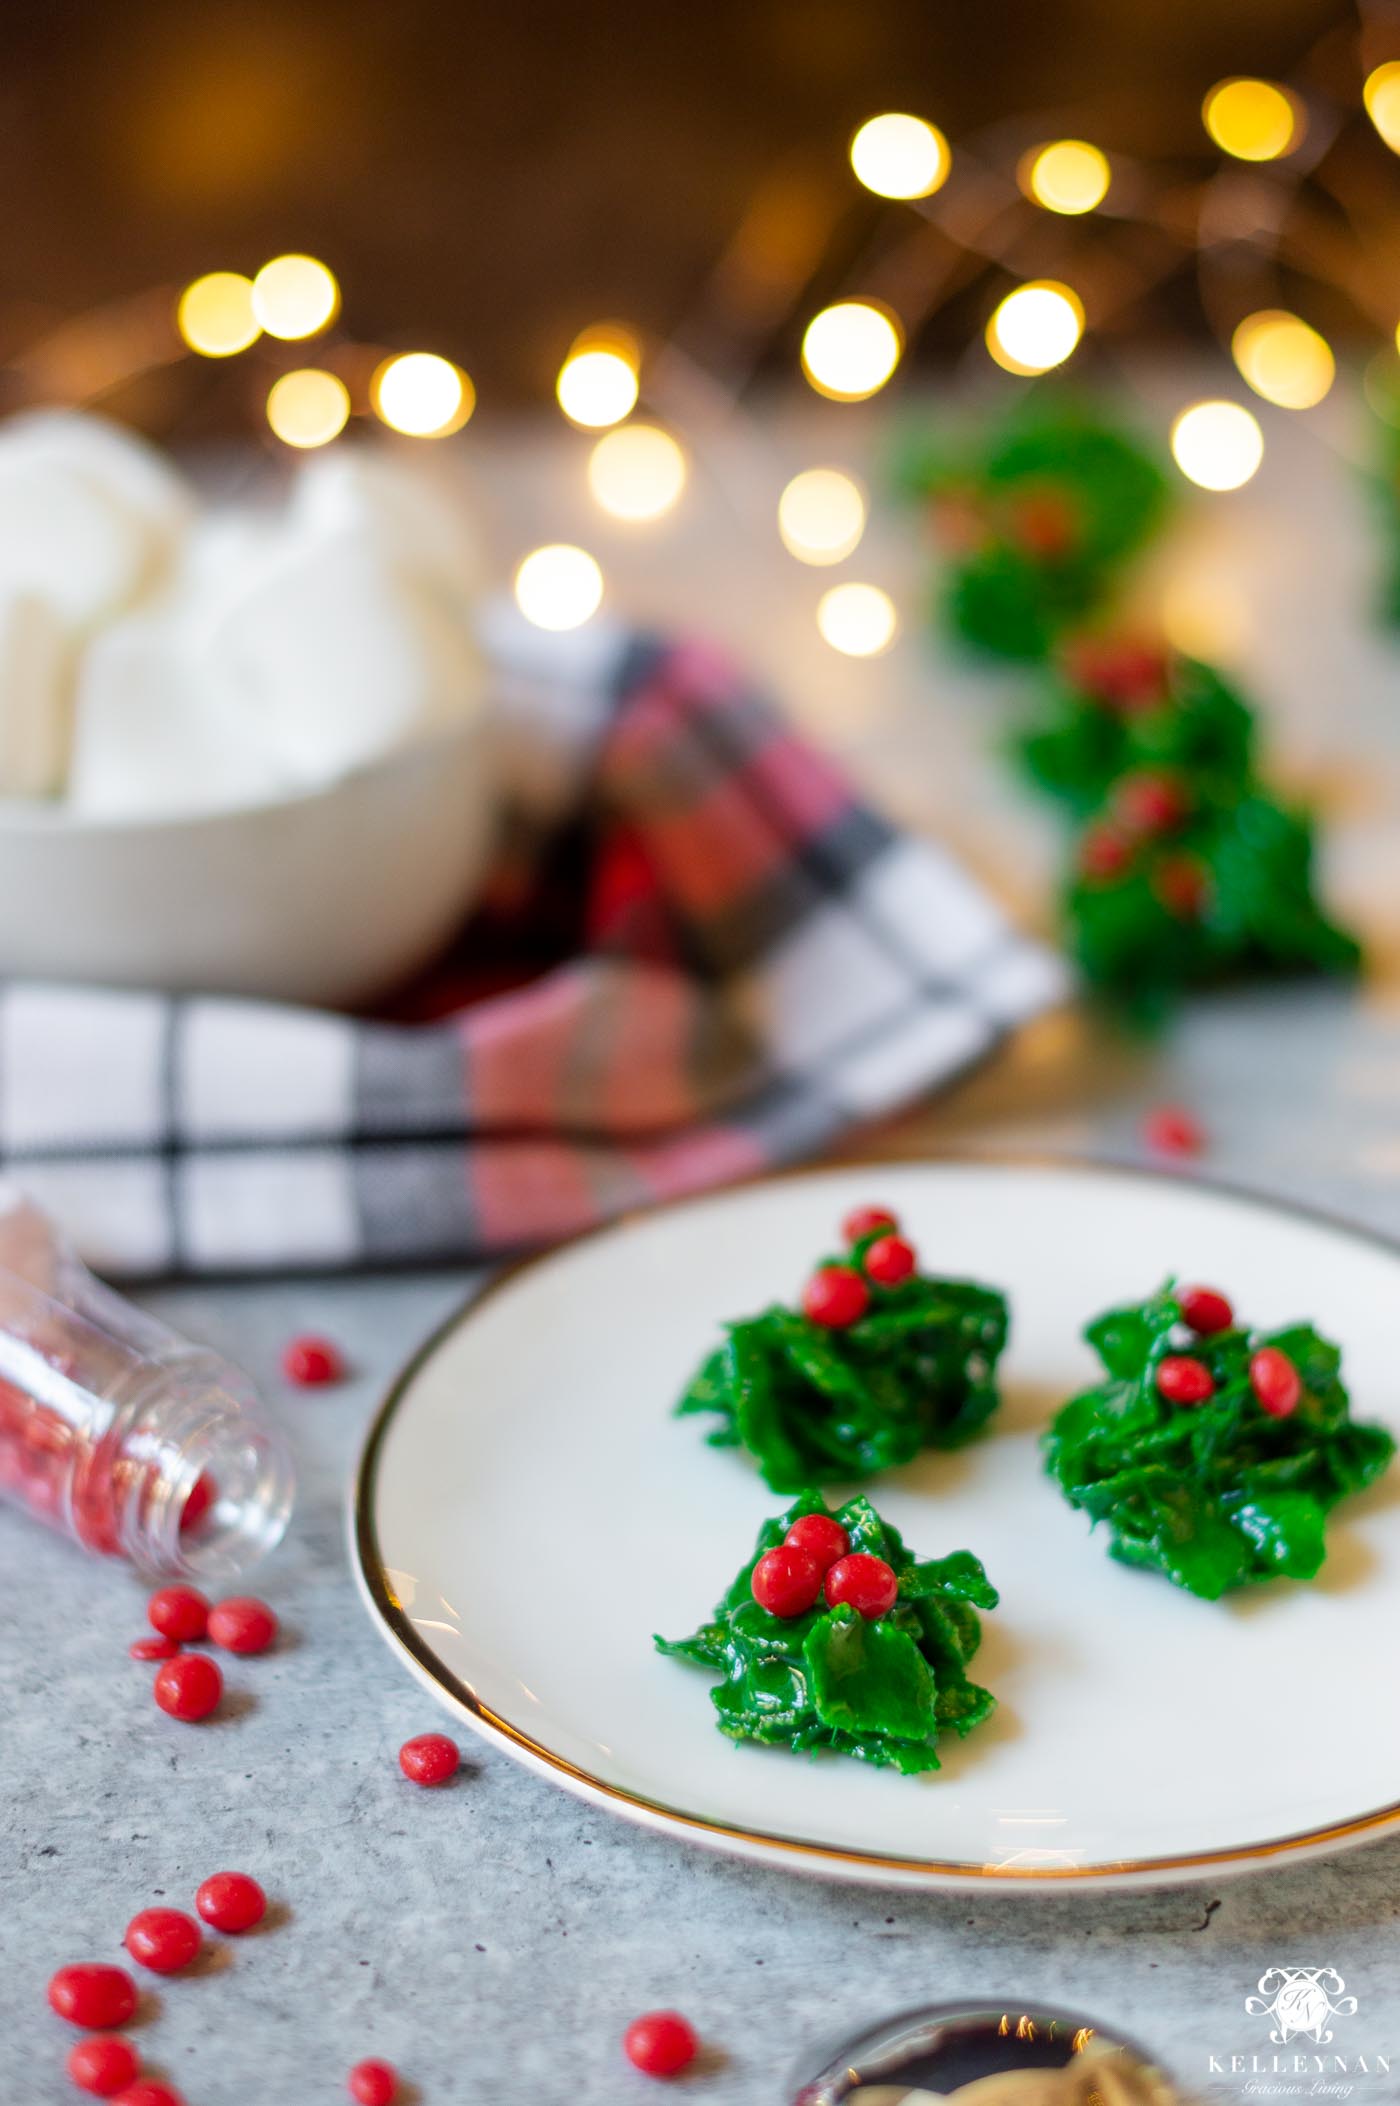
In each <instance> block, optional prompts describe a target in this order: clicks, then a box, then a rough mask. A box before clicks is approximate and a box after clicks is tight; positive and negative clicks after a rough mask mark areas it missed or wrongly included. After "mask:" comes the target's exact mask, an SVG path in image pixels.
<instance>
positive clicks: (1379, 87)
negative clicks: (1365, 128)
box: [1361, 59, 1400, 154]
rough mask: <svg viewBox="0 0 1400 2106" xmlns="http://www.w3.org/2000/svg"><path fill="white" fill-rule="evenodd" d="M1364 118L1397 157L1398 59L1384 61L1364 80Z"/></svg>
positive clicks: (1399, 132)
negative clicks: (1365, 116)
mask: <svg viewBox="0 0 1400 2106" xmlns="http://www.w3.org/2000/svg"><path fill="white" fill-rule="evenodd" d="M1361 94H1362V98H1363V100H1364V101H1365V104H1366V115H1367V116H1368V117H1369V118H1370V120H1371V122H1372V124H1373V125H1374V126H1375V127H1376V130H1377V131H1378V132H1379V133H1380V135H1381V137H1382V139H1384V141H1385V143H1386V145H1387V146H1388V147H1389V148H1390V150H1391V152H1392V153H1394V154H1400V59H1387V60H1386V62H1385V64H1384V65H1383V66H1377V67H1376V70H1375V72H1374V73H1369V74H1368V75H1367V76H1366V85H1365V87H1364V88H1363V89H1362V90H1361Z"/></svg>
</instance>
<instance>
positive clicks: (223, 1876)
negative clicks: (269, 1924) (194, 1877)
mask: <svg viewBox="0 0 1400 2106" xmlns="http://www.w3.org/2000/svg"><path fill="white" fill-rule="evenodd" d="M194 1905H195V1907H196V1909H198V1911H199V1913H200V1915H201V1916H202V1917H203V1918H204V1921H205V1922H206V1923H207V1924H208V1925H209V1927H210V1929H211V1930H216V1931H227V1932H228V1933H229V1934H230V1935H231V1936H236V1935H237V1934H238V1932H239V1931H246V1930H251V1929H252V1928H253V1925H254V1924H255V1923H261V1922H262V1920H263V1917H264V1916H265V1915H266V1914H267V1896H266V1894H264V1892H263V1890H262V1888H261V1887H260V1886H259V1885H258V1883H257V1881H256V1880H255V1879H250V1878H249V1877H248V1874H247V1873H246V1872H211V1873H210V1874H209V1877H208V1878H207V1879H206V1880H204V1881H203V1882H202V1884H201V1885H200V1886H199V1887H198V1889H197V1890H196V1892H195V1897H194Z"/></svg>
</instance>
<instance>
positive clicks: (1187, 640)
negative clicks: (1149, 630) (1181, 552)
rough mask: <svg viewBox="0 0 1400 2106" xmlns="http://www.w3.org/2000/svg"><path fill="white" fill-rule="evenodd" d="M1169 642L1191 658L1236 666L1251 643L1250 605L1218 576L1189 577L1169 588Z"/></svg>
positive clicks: (1165, 622) (1165, 612)
mask: <svg viewBox="0 0 1400 2106" xmlns="http://www.w3.org/2000/svg"><path fill="white" fill-rule="evenodd" d="M1161 620H1162V628H1163V631H1164V632H1165V635H1166V638H1167V642H1168V643H1169V644H1171V645H1173V646H1174V648H1175V649H1176V650H1178V651H1184V652H1185V653H1186V655H1187V657H1188V658H1204V659H1206V660H1208V661H1211V662H1214V661H1215V660H1220V661H1223V662H1224V663H1225V664H1227V665H1230V664H1234V663H1236V662H1237V661H1238V660H1239V658H1240V655H1241V653H1242V652H1243V651H1244V649H1245V646H1246V645H1247V644H1248V642H1249V638H1250V631H1251V620H1250V609H1249V603H1248V601H1247V600H1246V599H1245V598H1244V596H1243V594H1242V593H1241V592H1240V591H1239V589H1238V587H1237V586H1235V585H1233V584H1231V583H1230V582H1229V580H1227V579H1224V578H1221V577H1220V576H1219V575H1217V574H1209V575H1207V574H1200V575H1195V576H1193V575H1190V574H1187V575H1185V576H1182V577H1178V578H1174V579H1172V580H1171V582H1170V583H1169V584H1168V585H1167V587H1166V589H1165V591H1164V593H1163V595H1162V604H1161Z"/></svg>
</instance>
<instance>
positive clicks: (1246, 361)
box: [1230, 307, 1337, 410]
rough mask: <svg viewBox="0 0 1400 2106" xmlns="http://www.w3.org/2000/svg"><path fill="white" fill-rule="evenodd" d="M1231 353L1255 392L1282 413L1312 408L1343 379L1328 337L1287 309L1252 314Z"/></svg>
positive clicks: (1233, 341)
mask: <svg viewBox="0 0 1400 2106" xmlns="http://www.w3.org/2000/svg"><path fill="white" fill-rule="evenodd" d="M1230 349H1231V352H1232V353H1233V355H1234V360H1235V364H1236V365H1237V366H1238V367H1239V369H1240V372H1241V374H1242V375H1243V377H1244V378H1245V379H1246V380H1247V381H1248V382H1249V385H1250V386H1251V387H1252V388H1253V390H1254V392H1255V394H1256V395H1262V396H1263V398H1264V400H1265V401H1266V402H1273V403H1276V404H1277V405H1278V407H1279V408H1280V409H1295V410H1298V409H1312V407H1313V406H1314V404H1315V403H1318V402H1321V400H1322V398H1323V396H1324V395H1325V394H1326V393H1327V390H1328V389H1329V388H1330V387H1331V385H1332V382H1333V381H1334V380H1335V379H1336V377H1337V361H1336V359H1335V358H1334V357H1333V356H1332V349H1331V346H1330V345H1329V344H1328V342H1327V340H1326V338H1325V337H1321V336H1319V335H1318V333H1317V331H1316V330H1315V329H1312V328H1310V327H1309V326H1308V324H1307V323H1306V322H1305V321H1303V320H1302V319H1301V318H1300V317H1299V316H1298V315H1296V314H1289V313H1287V312H1286V311H1285V310H1284V309H1283V308H1281V307H1277V308H1275V307H1271V308H1265V309H1263V310H1262V311H1261V312H1260V313H1259V314H1251V315H1246V316H1245V318H1244V320H1243V321H1242V322H1241V323H1240V325H1239V327H1238V328H1237V329H1236V331H1235V333H1234V335H1233V337H1232V338H1231V340H1230Z"/></svg>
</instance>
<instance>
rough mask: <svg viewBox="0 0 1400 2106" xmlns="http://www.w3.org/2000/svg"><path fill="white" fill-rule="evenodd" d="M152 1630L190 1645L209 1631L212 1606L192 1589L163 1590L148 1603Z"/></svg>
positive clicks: (147, 1610)
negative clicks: (210, 1607) (210, 1608)
mask: <svg viewBox="0 0 1400 2106" xmlns="http://www.w3.org/2000/svg"><path fill="white" fill-rule="evenodd" d="M146 1615H147V1617H148V1618H149V1619H150V1624H151V1628H152V1630H155V1631H159V1632H160V1634H161V1636H162V1638H173V1639H175V1641H176V1643H177V1644H179V1645H188V1644H190V1642H191V1641H192V1640H193V1639H195V1638H202V1637H203V1636H204V1633H205V1632H206V1630H207V1629H208V1628H209V1604H208V1602H207V1601H206V1600H205V1599H204V1596H203V1595H202V1594H200V1593H197V1592H196V1590H195V1589H194V1588H193V1587H161V1588H160V1589H158V1591H157V1592H156V1593H154V1594H153V1595H152V1596H151V1598H150V1600H149V1601H148V1602H147V1604H146Z"/></svg>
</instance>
